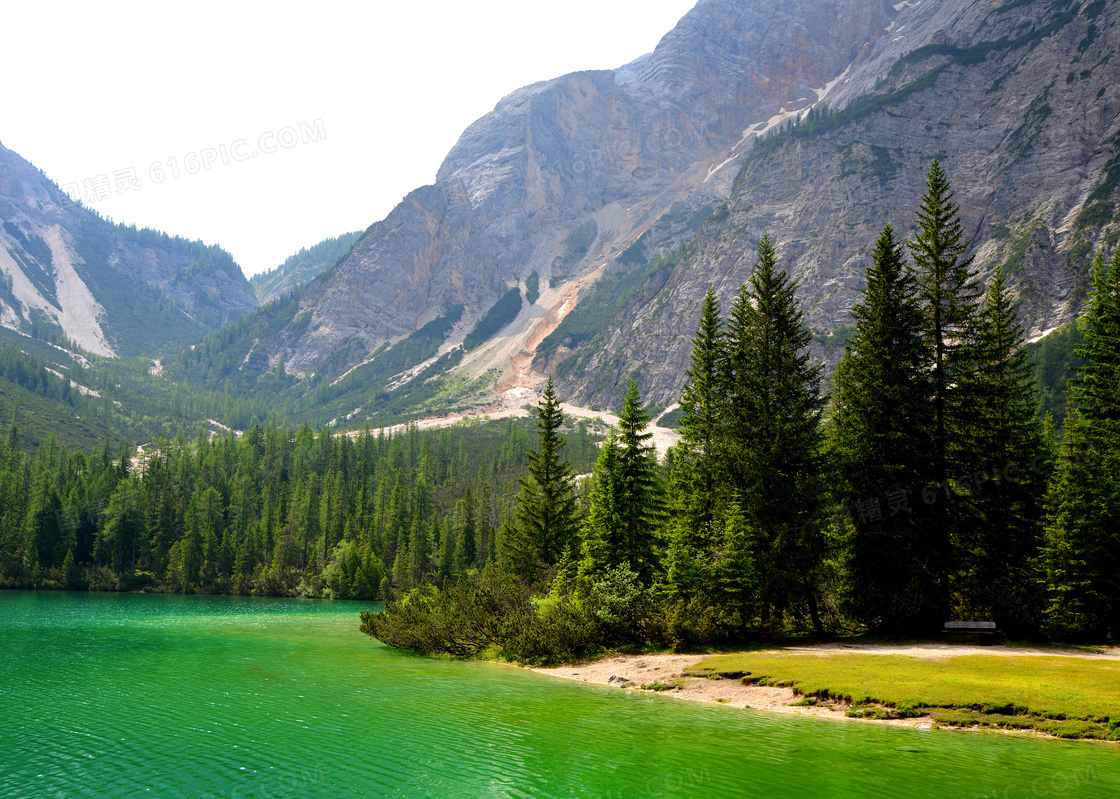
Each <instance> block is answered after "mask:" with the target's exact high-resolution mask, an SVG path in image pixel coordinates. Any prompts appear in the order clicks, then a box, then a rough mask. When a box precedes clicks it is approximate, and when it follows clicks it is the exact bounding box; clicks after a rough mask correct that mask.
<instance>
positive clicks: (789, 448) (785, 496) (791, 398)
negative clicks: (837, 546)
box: [727, 235, 824, 629]
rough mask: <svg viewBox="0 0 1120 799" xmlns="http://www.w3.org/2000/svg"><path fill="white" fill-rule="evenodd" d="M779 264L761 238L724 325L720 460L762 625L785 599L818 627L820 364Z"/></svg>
mask: <svg viewBox="0 0 1120 799" xmlns="http://www.w3.org/2000/svg"><path fill="white" fill-rule="evenodd" d="M795 290H796V286H795V284H794V283H793V282H792V281H791V280H790V279H789V276H788V274H787V273H786V272H784V271H779V270H778V268H777V261H776V257H775V253H774V246H773V244H772V243H771V241H770V236H769V235H764V236H763V237H762V240H761V241H760V242H759V245H758V263H757V264H756V265H755V268H754V270H753V272H752V273H751V276H750V280H749V281H748V284H747V286H745V287H744V290H742V291H740V294H739V296H738V298H737V299H736V301H735V307H734V308H733V309H732V320H731V324H730V325H729V342H728V347H729V357H728V359H727V363H728V367H729V369H728V372H729V376H728V377H729V379H728V385H729V387H730V390H729V404H730V407H731V413H729V417H730V418H731V419H732V422H731V424H730V425H729V429H728V433H727V435H728V438H729V443H730V447H729V450H730V455H729V461H731V462H732V466H733V469H734V472H733V477H734V479H735V480H736V484H735V485H734V488H735V490H736V491H737V494H738V499H739V502H740V507H741V509H742V512H743V515H744V517H745V519H746V524H747V528H748V529H749V530H750V531H751V533H752V535H753V536H754V540H753V541H752V551H753V552H754V553H755V558H756V563H755V573H756V574H757V575H759V580H760V599H761V614H762V621H763V624H764V625H769V624H770V623H771V621H772V617H771V613H773V615H774V616H776V617H777V619H776V621H777V624H776V625H775V627H776V628H780V617H781V615H782V614H783V613H784V612H785V611H786V610H787V609H789V608H791V607H792V605H794V604H795V603H796V604H797V605H798V606H799V607H805V608H807V609H808V611H809V614H810V616H811V617H812V619H813V624H814V627H816V628H818V629H820V626H821V625H820V619H819V615H818V612H817V599H816V590H817V586H816V585H815V582H816V579H817V573H818V570H819V566H820V563H821V560H822V558H823V556H824V540H823V537H822V533H821V528H822V519H821V516H822V491H823V486H822V476H821V473H822V463H821V461H820V411H821V407H822V406H823V402H824V401H823V398H822V397H821V392H820V380H821V367H820V366H819V365H817V364H814V363H812V361H811V360H810V357H809V353H808V349H807V348H808V345H809V341H810V340H811V338H812V336H811V334H810V332H809V330H808V328H807V327H806V325H805V322H804V317H803V314H802V311H801V309H800V307H799V305H798V303H797V299H796V296H795Z"/></svg>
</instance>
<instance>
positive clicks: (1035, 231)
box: [562, 0, 1120, 404]
mask: <svg viewBox="0 0 1120 799" xmlns="http://www.w3.org/2000/svg"><path fill="white" fill-rule="evenodd" d="M891 27H892V30H891V31H889V32H887V33H885V34H884V36H883V37H881V38H880V39H879V40H878V41H877V42H876V43H875V45H874V47H873V48H872V51H871V53H870V55H869V57H868V58H866V59H864V60H863V61H862V62H861V63H860V64H858V65H856V66H854V67H853V69H852V70H850V74H849V77H848V78H847V79H846V82H842V84H841V86H840V87H839V90H838V91H837V92H836V95H835V100H836V103H837V106H842V107H843V110H842V111H840V112H838V113H832V114H822V115H821V116H820V118H815V119H814V120H813V121H812V122H807V123H805V124H802V125H800V126H799V127H797V128H796V129H793V130H790V131H786V132H785V133H778V134H777V135H774V136H772V137H771V138H767V139H763V140H762V142H761V143H760V144H759V145H758V146H756V147H755V148H754V150H753V151H752V152H751V153H749V154H748V155H747V156H744V158H743V165H742V168H741V172H740V174H739V176H738V180H737V182H736V187H735V190H734V191H733V193H732V195H731V197H730V199H729V201H728V203H727V210H726V214H725V215H724V216H723V218H722V219H719V220H713V221H712V222H711V223H710V224H708V225H706V226H705V227H704V228H703V230H702V231H701V233H700V235H699V236H698V237H697V239H696V240H695V241H694V242H693V245H692V248H691V251H690V253H691V254H690V255H689V257H687V258H685V259H684V260H683V261H682V262H681V263H680V264H679V265H678V266H677V267H676V268H674V269H673V270H672V272H671V274H668V275H666V276H664V279H663V285H660V286H657V285H654V284H652V283H648V284H647V285H646V286H645V287H644V289H645V290H644V292H640V293H639V294H638V295H636V296H635V298H634V299H633V300H632V301H631V302H630V303H629V305H628V307H626V308H625V309H623V310H622V311H621V312H620V313H619V314H618V315H616V317H615V318H614V319H613V320H612V321H611V323H610V324H609V325H607V326H606V327H605V329H604V330H603V331H602V332H601V333H600V335H599V336H598V337H597V338H596V339H595V340H594V341H592V342H590V343H589V344H588V345H586V346H585V347H584V348H583V350H582V352H581V353H580V355H579V356H577V358H576V359H574V360H573V361H570V362H569V363H566V364H564V366H565V367H566V372H565V374H566V379H565V380H564V381H563V383H562V391H563V392H564V393H565V395H566V396H567V397H569V398H572V399H574V400H576V401H581V402H585V403H590V402H597V403H602V404H610V403H611V402H613V401H615V400H616V399H617V398H618V397H620V396H621V392H622V391H623V390H624V389H625V384H626V381H627V380H628V379H629V377H630V376H631V375H634V374H636V375H637V376H638V378H639V382H640V384H641V386H642V389H643V392H644V394H645V396H647V397H648V398H649V399H650V400H652V401H654V402H671V401H673V400H674V399H675V398H676V397H677V396H678V395H679V391H680V386H681V379H682V376H683V372H684V369H685V368H686V365H687V361H688V357H689V351H690V343H689V341H690V336H691V335H692V332H693V331H694V329H695V325H696V320H697V317H698V312H699V307H700V301H701V299H702V297H703V294H704V292H705V291H706V289H707V287H708V285H709V284H712V285H714V286H715V287H716V289H717V291H718V292H719V294H720V298H721V300H722V301H723V303H724V307H725V308H726V307H728V306H729V304H730V301H731V298H732V296H733V294H734V292H735V290H736V289H737V288H738V286H739V285H740V284H741V283H742V282H743V280H744V279H745V278H746V276H747V274H748V273H749V270H750V268H751V266H752V264H753V262H754V256H753V253H754V250H755V247H756V245H757V242H758V239H759V237H760V236H761V235H762V233H763V232H767V231H769V232H770V233H771V235H772V236H773V237H774V239H775V240H776V241H777V242H778V243H779V247H778V251H779V256H780V258H781V262H782V264H783V265H784V266H786V267H787V268H789V269H790V271H791V272H792V274H793V275H794V276H795V277H796V279H797V280H798V281H799V282H800V292H799V293H800V296H801V298H802V300H803V302H804V303H805V306H806V309H807V311H808V318H809V321H810V323H811V325H812V326H813V327H814V328H815V329H816V330H817V331H818V332H819V333H821V334H822V338H823V334H825V333H827V332H829V331H832V330H834V329H835V328H837V327H838V326H840V325H843V324H845V323H847V322H848V321H849V311H850V309H851V307H852V305H853V304H854V303H855V302H856V301H858V297H859V289H860V287H861V286H862V276H863V270H864V268H865V266H866V263H867V258H868V249H869V247H870V245H871V244H872V243H873V241H874V238H875V233H876V231H877V230H878V229H879V228H880V227H881V226H882V225H883V224H884V223H886V222H890V223H892V224H893V225H895V227H896V229H898V230H899V232H900V233H902V234H903V235H908V234H909V232H910V231H911V229H912V227H913V213H914V208H915V206H916V204H917V200H918V197H919V196H920V194H921V192H922V190H923V188H924V183H923V181H924V175H925V172H926V168H927V167H928V164H929V162H930V160H932V159H933V158H935V157H937V158H941V159H942V160H943V162H944V163H945V164H946V166H947V169H948V171H949V175H950V177H951V179H952V180H953V182H954V186H955V188H956V190H957V200H958V201H959V202H960V204H961V213H962V218H963V221H964V224H965V226H966V233H967V235H969V237H970V238H971V239H972V241H973V248H972V252H973V254H975V256H976V265H977V267H978V268H979V269H980V270H981V273H982V274H990V272H991V270H992V269H993V268H994V265H995V264H996V263H997V262H1002V263H1004V264H1005V265H1006V267H1007V269H1008V272H1009V273H1010V274H1011V275H1012V277H1013V280H1014V281H1015V283H1016V284H1017V288H1018V290H1019V293H1020V297H1021V299H1022V301H1023V314H1024V318H1025V321H1026V323H1027V326H1028V327H1029V328H1030V329H1031V330H1032V332H1033V334H1034V335H1036V336H1037V335H1041V334H1042V333H1043V332H1044V331H1046V330H1048V329H1051V328H1053V327H1055V326H1057V325H1059V324H1061V323H1062V322H1065V321H1067V320H1069V319H1070V318H1072V317H1073V316H1074V315H1075V314H1076V313H1077V311H1078V309H1079V303H1080V300H1081V298H1082V296H1083V290H1084V286H1085V279H1086V269H1087V264H1088V259H1089V254H1090V251H1091V250H1092V249H1093V248H1094V247H1095V246H1098V245H1100V244H1102V243H1103V244H1106V245H1108V244H1112V245H1114V244H1115V243H1116V241H1117V239H1118V238H1120V233H1118V230H1120V220H1118V219H1117V217H1116V204H1115V202H1116V200H1117V191H1116V187H1117V182H1118V178H1120V157H1118V155H1120V81H1117V76H1118V72H1117V69H1118V67H1120V64H1114V63H1113V62H1114V61H1115V56H1116V50H1117V44H1118V39H1120V4H1117V3H1107V4H1106V3H1103V2H1095V3H1091V4H1085V5H1082V4H1078V3H1075V2H1074V3H1069V2H1013V3H1005V4H1002V5H1001V4H999V3H994V2H991V3H985V2H969V1H968V0H949V1H948V2H943V3H938V4H932V3H925V4H920V5H916V6H912V7H907V8H903V9H902V11H901V12H900V14H899V16H898V18H897V19H896V20H894V22H893V24H892V26H891ZM816 352H817V354H818V355H819V356H820V357H822V358H823V359H825V360H827V361H834V360H835V358H836V357H838V356H839V353H840V349H838V348H832V349H831V350H828V349H826V348H825V347H824V346H822V343H821V342H819V343H818V344H817V345H816Z"/></svg>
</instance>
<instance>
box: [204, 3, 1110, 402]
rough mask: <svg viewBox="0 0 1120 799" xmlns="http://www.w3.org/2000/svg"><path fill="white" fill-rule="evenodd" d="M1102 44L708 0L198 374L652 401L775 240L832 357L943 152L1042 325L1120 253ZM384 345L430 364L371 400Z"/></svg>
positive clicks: (1008, 11) (997, 9)
mask: <svg viewBox="0 0 1120 799" xmlns="http://www.w3.org/2000/svg"><path fill="white" fill-rule="evenodd" d="M1118 39H1120V3H1117V2H1106V0H1094V2H1088V3H1080V2H1074V1H1073V0H941V2H936V3H935V2H928V1H927V2H901V3H898V4H897V5H891V4H890V3H888V2H886V1H885V0H874V1H873V2H867V3H858V4H856V3H850V2H842V0H816V1H815V2H808V1H807V0H801V1H800V2H793V3H789V2H780V1H779V0H701V2H699V3H698V4H697V5H696V7H695V8H694V9H693V10H692V11H690V12H689V13H688V14H687V15H686V16H685V17H684V18H683V19H682V20H681V21H680V23H679V24H678V25H677V26H676V27H675V28H674V29H673V30H672V31H670V32H669V33H668V34H667V35H666V36H665V37H664V38H663V39H662V40H661V42H660V43H659V44H658V46H657V48H656V49H655V50H654V51H653V53H651V54H650V55H647V56H644V57H643V58H641V59H638V60H637V61H635V62H633V63H632V64H629V65H627V66H625V67H623V68H620V69H618V70H615V71H596V72H577V73H573V74H571V75H567V76H564V77H561V78H557V79H555V80H550V81H544V82H541V83H537V84H533V85H532V86H528V87H525V88H523V89H519V90H518V91H516V92H514V93H513V94H511V95H509V96H508V97H506V98H504V99H503V100H501V102H499V103H498V105H497V106H496V107H495V109H494V111H493V112H491V113H490V114H488V115H486V116H485V117H483V118H482V119H480V120H478V121H477V122H475V123H474V124H473V125H471V126H470V127H469V128H468V129H467V130H466V131H465V132H464V133H463V135H462V136H461V138H460V139H459V142H458V143H457V144H456V145H455V147H454V148H453V149H452V151H451V152H450V153H449V154H448V156H447V158H446V159H445V161H444V163H443V165H442V166H441V168H440V170H439V173H438V175H437V181H436V183H435V184H434V185H432V186H425V187H421V188H419V189H416V190H415V191H414V192H412V193H411V194H409V195H408V197H406V198H405V200H404V201H403V202H402V203H401V204H400V205H398V206H397V208H395V209H394V210H393V211H392V213H390V215H389V216H388V217H387V218H386V219H385V220H383V221H381V222H378V223H376V224H374V225H373V226H372V227H370V229H369V230H368V231H367V232H366V234H365V235H364V236H363V237H362V239H361V240H360V241H358V242H357V243H356V244H355V245H354V247H353V248H352V249H351V251H350V253H349V254H348V255H347V256H346V257H345V258H344V259H343V260H342V261H341V262H339V263H338V264H337V265H336V266H335V267H334V268H333V269H331V271H330V272H329V273H326V274H324V275H323V276H321V277H320V278H319V279H317V280H315V281H313V282H311V283H309V284H308V285H307V286H306V287H305V288H304V289H303V291H302V292H301V293H300V294H299V296H293V297H291V298H290V299H289V300H287V301H286V303H280V304H276V305H274V306H273V307H271V308H270V309H269V311H268V312H267V313H262V314H261V315H260V316H258V317H257V318H256V320H255V321H244V322H242V323H240V324H239V325H238V327H237V332H236V335H235V334H234V333H233V332H232V331H231V333H230V334H229V335H225V336H224V337H223V338H222V339H221V340H219V339H214V342H213V346H212V347H211V348H210V349H209V351H208V355H207V358H208V359H209V362H210V363H212V364H213V368H214V369H215V370H217V369H218V368H219V367H220V366H221V364H228V365H229V368H230V369H235V370H237V371H238V372H239V375H238V380H239V381H241V382H242V384H245V383H247V382H248V377H247V375H246V374H245V372H246V370H249V371H254V370H255V371H256V372H258V373H259V374H261V375H262V376H263V377H265V378H267V379H268V380H273V379H275V375H276V374H277V371H278V370H280V371H283V372H284V373H286V374H287V375H288V376H289V377H292V378H296V379H300V378H307V379H308V381H309V382H308V386H312V385H322V387H321V388H318V389H316V391H318V392H320V393H321V396H323V397H327V396H331V397H337V396H338V395H339V394H340V392H341V391H342V388H341V387H342V386H346V387H348V389H347V393H345V396H344V399H339V400H338V402H339V403H342V402H343V401H344V400H345V402H346V403H348V406H349V410H348V411H347V413H346V418H347V419H352V420H354V421H356V422H360V421H362V420H363V419H373V418H375V415H376V413H377V410H376V408H377V407H378V406H379V403H385V402H390V401H391V399H392V398H393V396H394V392H397V391H400V389H399V386H403V385H410V386H411V385H414V383H412V382H410V381H413V380H414V378H415V376H416V375H418V374H422V375H427V377H426V378H425V382H424V387H425V390H424V392H423V395H424V396H425V397H426V398H427V399H426V400H425V401H426V402H430V400H431V398H432V397H443V398H444V401H445V402H446V403H448V404H455V403H456V402H460V401H466V400H465V399H464V397H465V394H460V395H458V397H456V396H455V395H454V394H453V391H455V390H458V389H455V386H456V385H458V386H460V387H467V389H469V391H470V392H476V393H475V394H474V395H472V396H474V399H475V401H496V400H497V399H499V398H500V397H501V398H504V399H505V400H506V401H507V402H508V403H518V402H523V401H525V398H526V397H527V396H529V395H531V393H532V391H533V390H534V389H535V388H536V387H537V386H538V385H539V382H540V381H541V379H542V378H543V377H544V376H545V375H546V374H548V373H550V372H557V373H558V374H559V375H560V376H561V378H562V379H561V382H560V389H561V393H562V396H563V397H564V398H565V399H572V400H574V401H578V402H580V403H583V404H587V405H600V406H604V407H611V406H614V405H616V404H617V402H618V400H619V399H620V396H621V392H622V391H623V390H624V389H625V386H626V383H627V382H628V380H629V379H630V378H631V377H636V378H637V379H638V381H639V384H640V387H641V389H642V391H643V394H644V396H645V397H646V398H647V399H648V400H650V401H652V402H653V403H655V404H659V405H664V404H668V403H670V402H672V401H674V400H675V399H676V398H677V396H678V395H679V391H680V387H681V383H682V381H683V377H684V369H685V367H686V365H687V360H688V353H689V349H690V338H691V335H692V333H693V330H694V328H695V324H696V318H697V314H698V311H699V303H700V299H701V297H702V295H703V293H704V291H705V290H706V288H707V286H708V285H713V286H715V287H716V289H717V291H718V292H719V295H720V298H721V300H722V301H723V302H724V306H725V307H727V306H728V305H729V304H730V300H731V298H732V296H733V294H734V292H735V290H736V289H737V288H738V286H739V285H740V284H741V283H742V282H743V280H744V279H745V278H746V275H747V274H748V272H749V270H750V267H751V265H752V264H753V261H754V255H753V253H754V249H755V245H756V244H757V241H758V239H759V237H760V236H761V235H762V233H763V232H766V231H769V232H770V233H771V234H772V236H773V237H774V239H775V241H776V242H777V243H778V252H779V256H780V258H781V263H782V264H783V266H786V267H788V268H789V270H790V271H791V273H792V274H793V276H794V277H795V278H796V279H797V280H798V281H799V287H800V288H799V292H800V296H801V299H802V300H803V302H804V303H805V307H806V310H807V313H808V318H809V321H810V323H811V324H812V326H813V328H814V330H815V332H816V334H817V340H816V342H815V343H814V352H815V353H816V355H817V356H818V357H819V358H821V359H822V360H824V361H828V362H834V361H835V359H836V358H837V357H838V356H839V353H840V352H841V351H842V345H840V344H838V343H837V342H839V341H841V340H842V335H837V336H830V335H829V334H830V333H833V332H835V331H839V333H840V334H842V333H843V330H844V326H845V325H846V324H848V323H849V322H850V310H851V308H852V306H853V304H854V303H855V302H856V301H857V300H858V297H859V289H860V287H861V285H862V279H863V271H864V267H865V266H866V261H867V253H868V250H869V248H870V246H871V245H872V243H873V242H874V239H875V234H876V233H877V231H878V229H879V228H880V227H881V226H882V225H883V223H885V222H888V221H889V222H891V223H893V224H894V225H895V226H896V228H897V229H898V230H899V232H900V233H901V234H902V235H907V234H908V233H909V231H910V229H911V227H912V220H913V209H914V207H915V205H916V203H917V200H918V197H919V195H920V194H921V191H922V187H923V186H922V184H923V180H924V176H925V173H926V170H927V168H928V166H929V162H930V160H932V159H933V158H935V157H938V158H941V159H942V160H943V162H944V163H945V166H946V168H947V170H948V173H949V176H950V178H951V179H952V180H953V183H954V185H955V187H956V189H957V192H958V195H957V196H958V199H959V201H960V202H961V205H962V215H963V219H964V223H965V225H966V227H967V233H968V235H969V236H970V237H971V238H972V240H973V253H974V254H975V255H976V257H977V262H976V263H977V266H978V267H979V268H980V269H981V271H982V272H983V273H985V274H986V273H988V272H989V271H990V270H991V268H992V267H993V265H994V264H995V263H996V262H997V261H1002V262H1003V263H1005V264H1006V265H1007V268H1008V271H1009V272H1010V274H1011V275H1012V276H1013V280H1014V281H1015V284H1016V287H1017V290H1018V291H1019V294H1020V296H1021V298H1022V300H1023V302H1024V320H1025V322H1026V324H1027V326H1028V328H1029V329H1031V330H1032V332H1033V333H1034V334H1036V335H1038V334H1041V333H1042V332H1044V331H1046V330H1049V329H1051V328H1053V327H1056V326H1057V325H1059V324H1061V323H1063V322H1066V321H1067V320H1069V319H1071V318H1072V317H1074V316H1075V315H1076V314H1077V312H1078V309H1079V303H1080V302H1081V298H1082V297H1083V296H1084V287H1085V275H1086V263H1087V259H1088V257H1089V254H1090V252H1091V251H1092V250H1093V249H1094V248H1095V247H1098V246H1101V245H1102V244H1103V245H1108V246H1114V245H1115V244H1116V243H1117V240H1118V239H1120V232H1118V229H1120V219H1118V218H1117V216H1116V208H1117V205H1116V203H1117V199H1118V197H1117V189H1118V183H1120V80H1118V79H1117V78H1118V75H1120V73H1118V72H1117V69H1118V67H1120V61H1118V60H1117V58H1118V56H1117V53H1116V50H1117V43H1118ZM684 245H687V246H684ZM433 325H435V327H433ZM435 330H438V331H439V336H441V337H442V339H441V340H440V341H433V339H432V335H433V332H432V331H435ZM476 331H481V333H480V332H476ZM414 337H420V339H422V340H423V342H425V343H424V345H423V346H420V345H419V344H418V343H417V341H418V339H415V338H414ZM223 342H225V343H223ZM402 342H412V343H411V344H410V345H409V347H410V348H411V349H402V348H401V345H402ZM227 345H228V346H230V347H231V348H230V349H229V352H228V354H226V353H223V352H222V347H223V346H227ZM457 348H462V349H457ZM464 350H465V351H464ZM394 351H396V352H397V355H396V356H394V357H395V358H397V359H400V358H403V357H404V355H403V353H404V352H406V351H410V352H414V353H416V354H417V357H419V356H421V355H422V356H423V358H422V359H420V360H418V361H417V362H416V364H415V368H413V369H411V370H407V369H404V368H403V366H402V367H401V370H400V375H399V377H398V379H396V380H389V381H388V382H378V384H377V385H376V386H373V385H370V386H369V387H367V389H366V390H367V394H368V396H364V397H363V395H362V388H361V386H360V385H359V378H360V376H361V375H362V374H363V371H362V369H361V368H359V369H357V370H356V371H355V369H356V367H362V365H363V364H367V363H370V362H372V363H373V364H374V366H371V367H370V368H371V369H376V364H378V363H380V362H381V361H384V360H385V359H386V358H387V357H389V356H387V355H386V352H394ZM456 353H457V354H456ZM379 359H380V361H379ZM435 359H441V360H439V361H438V363H441V364H444V365H443V366H442V367H440V368H441V369H443V370H445V371H447V373H448V374H447V383H446V386H445V388H444V389H437V388H435V387H434V386H436V383H433V382H432V381H433V380H434V379H435V377H434V376H432V375H431V374H430V373H429V372H428V371H422V370H424V369H430V368H433V367H434V365H435V364H436V363H437V361H436V360H435ZM398 365H399V364H398ZM362 368H365V367H362ZM386 368H388V367H387V366H385V365H383V366H382V367H381V369H382V371H384V369H386ZM378 374H380V372H378ZM335 375H337V376H345V380H343V378H342V377H334V376H335ZM380 380H381V378H379V381H380ZM317 381H318V382H317ZM340 381H341V382H340ZM455 381H459V382H458V383H456V382H455ZM479 381H486V382H487V384H488V385H490V386H491V387H492V389H491V391H490V392H489V393H488V394H487V395H485V396H483V395H478V394H477V387H478V382H479ZM328 389H329V390H328ZM425 408H427V409H429V410H432V409H433V408H434V406H432V405H430V404H429V405H426V406H425Z"/></svg>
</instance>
